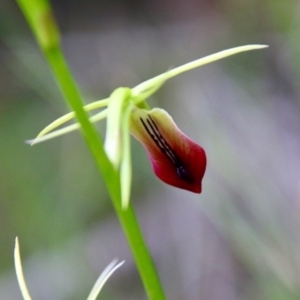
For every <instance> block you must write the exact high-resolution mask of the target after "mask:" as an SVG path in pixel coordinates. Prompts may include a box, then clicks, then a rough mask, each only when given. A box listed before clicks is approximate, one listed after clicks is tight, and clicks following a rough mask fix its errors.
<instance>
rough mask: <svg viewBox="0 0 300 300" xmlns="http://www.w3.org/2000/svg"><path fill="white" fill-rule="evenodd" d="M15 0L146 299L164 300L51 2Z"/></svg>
mask: <svg viewBox="0 0 300 300" xmlns="http://www.w3.org/2000/svg"><path fill="white" fill-rule="evenodd" d="M17 1H18V4H19V6H20V8H21V9H22V10H23V13H24V15H25V16H26V18H27V20H28V23H29V24H30V25H31V27H32V29H33V32H34V33H35V36H36V38H37V40H38V42H39V45H40V47H41V49H42V51H43V53H44V55H45V57H46V59H47V61H48V63H49V65H50V68H51V70H52V72H53V75H54V78H55V79H56V81H57V84H58V86H59V87H60V89H61V92H62V94H63V96H64V98H65V100H66V102H67V103H68V104H69V106H70V107H71V109H72V110H73V111H74V112H75V114H76V117H77V120H78V122H79V124H80V125H81V131H82V133H83V136H84V138H85V140H86V142H87V144H88V146H89V148H90V151H91V152H92V154H93V156H94V159H95V161H96V164H97V166H98V169H99V170H100V172H101V173H102V176H103V178H104V181H105V184H106V186H107V189H108V191H109V194H110V197H111V199H112V202H113V205H114V208H115V210H116V213H117V215H118V218H119V221H120V223H121V225H122V227H123V230H124V232H125V235H126V238H127V241H128V243H129V245H130V248H131V251H132V254H133V256H134V259H135V262H136V265H137V268H138V270H139V273H140V276H141V278H142V282H143V284H144V287H145V290H146V292H147V295H148V297H149V299H153V300H163V299H165V296H164V292H163V289H162V286H161V283H160V280H159V277H158V275H157V272H156V269H155V267H154V263H153V261H152V258H151V256H150V253H149V250H148V248H147V246H146V244H145V241H144V238H143V235H142V233H141V230H140V226H139V224H138V221H137V218H136V216H135V213H134V210H133V207H132V205H129V207H128V209H127V210H122V204H121V193H120V180H119V174H118V172H117V171H115V169H114V168H113V166H112V164H111V163H110V161H109V160H108V158H107V155H106V153H105V151H104V149H103V143H102V141H101V139H100V137H99V135H98V134H97V132H96V130H95V127H94V126H93V125H92V124H91V123H90V121H89V119H88V115H87V113H86V111H85V110H84V109H83V106H84V103H83V101H82V97H81V95H80V93H79V90H78V88H77V85H76V83H75V81H74V79H73V76H72V74H71V72H70V71H69V68H68V66H67V63H66V61H65V59H64V56H63V54H62V51H61V48H60V44H59V33H58V30H57V27H56V25H55V22H54V20H53V18H52V13H51V9H50V5H49V3H48V2H47V1H46V0H43V1H41V0H17ZM32 12H34V14H33V13H32ZM44 17H46V19H45V18H44ZM40 28H42V32H39V29H40ZM48 33H49V34H48Z"/></svg>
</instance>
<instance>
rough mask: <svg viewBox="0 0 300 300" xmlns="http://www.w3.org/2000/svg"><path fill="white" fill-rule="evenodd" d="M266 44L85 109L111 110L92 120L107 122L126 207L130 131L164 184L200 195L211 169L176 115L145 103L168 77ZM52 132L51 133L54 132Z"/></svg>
mask: <svg viewBox="0 0 300 300" xmlns="http://www.w3.org/2000/svg"><path fill="white" fill-rule="evenodd" d="M265 47H267V46H265V45H248V46H241V47H236V48H232V49H228V50H224V51H221V52H218V53H215V54H212V55H209V56H206V57H204V58H201V59H198V60H195V61H193V62H190V63H187V64H185V65H183V66H181V67H178V68H175V69H172V70H170V71H167V72H165V73H163V74H161V75H159V76H156V77H154V78H152V79H149V80H147V81H145V82H143V83H141V84H139V85H137V86H136V87H134V88H132V89H130V88H118V89H116V90H115V91H114V92H113V93H112V94H111V96H110V97H109V98H108V99H104V100H100V101H96V102H94V103H91V104H89V105H86V106H85V107H84V108H85V110H86V111H90V110H94V109H96V108H101V107H105V106H107V108H106V109H104V110H102V111H101V112H100V113H98V114H96V115H94V116H92V117H90V121H91V122H97V121H99V120H102V119H105V118H107V128H106V137H105V144H104V148H105V151H106V154H107V156H108V158H109V159H110V161H111V163H112V164H113V165H114V167H115V169H116V170H117V171H118V172H119V174H120V184H121V199H122V206H123V208H124V209H126V208H127V206H128V203H129V198H130V189H131V176H132V175H131V173H132V172H131V157H130V133H131V134H132V135H133V136H134V137H135V138H136V139H137V140H138V141H139V142H141V143H142V144H143V146H144V147H145V149H146V151H147V152H148V155H149V158H150V160H151V163H152V167H153V170H154V173H155V174H156V176H157V177H158V178H160V179H161V180H162V181H163V182H165V183H167V184H169V185H172V186H174V187H177V188H181V189H184V190H188V191H191V192H194V193H201V191H202V187H201V182H202V179H203V176H204V173H205V168H206V155H205V151H204V149H203V148H202V147H201V146H199V145H198V144H197V143H196V142H194V141H192V140H191V139H190V138H188V137H187V136H186V135H185V134H184V133H182V132H181V131H180V130H179V128H178V127H177V126H176V124H175V122H174V121H173V119H172V117H171V116H170V115H169V114H168V113H167V112H166V111H165V110H163V109H161V108H153V109H150V108H149V106H148V104H147V103H146V99H147V98H148V97H150V96H151V95H152V94H153V93H155V92H156V91H157V90H158V89H159V88H160V87H161V86H162V85H163V84H164V83H165V82H166V81H167V80H168V79H170V78H172V77H174V76H177V75H179V74H181V73H183V72H186V71H189V70H191V69H194V68H196V67H199V66H202V65H205V64H208V63H211V62H213V61H216V60H219V59H222V58H224V57H227V56H230V55H234V54H237V53H240V52H244V51H250V50H255V49H261V48H265ZM74 117H75V114H74V113H73V112H71V113H69V114H67V115H65V116H63V117H61V118H59V119H57V120H56V121H54V122H53V123H51V124H50V125H48V126H47V127H46V128H45V129H44V130H42V131H41V132H40V134H39V135H38V136H37V137H36V139H34V140H31V141H28V142H29V143H30V144H31V145H33V144H36V143H39V142H43V141H46V140H48V139H51V138H54V137H57V136H59V135H62V134H65V133H68V132H71V131H74V130H76V129H78V128H79V127H80V126H79V124H78V123H75V124H73V125H70V126H67V127H65V128H62V129H59V130H56V131H53V130H54V129H55V128H57V127H58V126H60V125H62V124H64V123H65V122H66V121H68V120H70V119H72V118H74ZM51 131H52V132H51Z"/></svg>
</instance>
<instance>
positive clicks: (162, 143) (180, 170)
mask: <svg viewBox="0 0 300 300" xmlns="http://www.w3.org/2000/svg"><path fill="white" fill-rule="evenodd" d="M140 120H141V123H142V124H143V126H144V128H145V130H146V131H147V133H148V134H149V136H150V137H151V138H152V140H153V141H154V143H155V144H156V146H157V147H158V148H159V149H160V151H161V152H162V153H163V154H164V155H165V156H166V157H167V158H168V160H169V161H170V162H171V163H172V165H173V166H174V167H175V169H176V174H177V176H178V177H179V178H180V179H182V180H184V181H187V182H189V183H192V182H193V178H192V176H191V175H190V174H189V172H188V171H187V170H186V168H185V167H184V165H183V163H182V161H181V159H180V158H179V157H178V155H177V154H176V152H175V151H174V150H173V149H172V148H171V146H170V145H169V143H168V142H167V141H166V140H165V138H164V137H163V136H162V134H161V133H160V131H159V129H158V127H157V125H156V124H155V121H154V120H153V119H152V118H151V116H150V115H149V116H148V118H147V119H146V120H145V121H144V120H143V119H142V118H140Z"/></svg>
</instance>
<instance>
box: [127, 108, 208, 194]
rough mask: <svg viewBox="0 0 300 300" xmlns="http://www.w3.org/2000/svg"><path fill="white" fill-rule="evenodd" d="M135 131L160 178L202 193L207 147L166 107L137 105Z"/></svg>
mask: <svg viewBox="0 0 300 300" xmlns="http://www.w3.org/2000/svg"><path fill="white" fill-rule="evenodd" d="M131 133H132V135H133V136H134V137H135V138H136V139H137V140H138V141H140V142H141V143H142V144H143V145H144V147H145V148H146V150H147V152H148V155H149V157H150V160H151V162H152V166H153V170H154V172H155V174H156V176H157V177H158V178H160V179H161V180H162V181H164V182H165V183H167V184H170V185H172V186H175V187H178V188H181V189H185V190H188V191H191V192H194V193H201V190H202V187H201V182H202V178H203V176H204V173H205V168H206V155H205V151H204V149H203V148H202V147H200V146H199V145H198V144H196V143H195V142H194V141H192V140H191V139H189V138H188V137H187V136H186V135H185V134H184V133H182V132H181V131H180V130H179V128H178V127H177V126H176V124H175V123H174V121H173V119H172V117H171V116H170V115H169V114H168V113H167V112H166V111H165V110H163V109H159V108H154V109H152V110H150V111H147V110H143V109H139V108H135V109H134V110H133V112H132V118H131Z"/></svg>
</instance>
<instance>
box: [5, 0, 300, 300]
mask: <svg viewBox="0 0 300 300" xmlns="http://www.w3.org/2000/svg"><path fill="white" fill-rule="evenodd" d="M52 4H53V8H54V12H55V16H56V18H57V21H58V24H59V27H60V29H61V31H62V46H63V49H64V53H65V54H66V57H67V60H68V62H69V64H70V66H71V69H72V71H73V72H74V76H75V78H76V79H77V81H78V83H79V86H80V88H81V91H82V93H83V95H84V98H85V100H86V102H87V103H88V102H91V101H94V100H97V99H101V98H105V97H107V96H108V95H109V94H110V92H111V91H112V90H113V89H115V88H116V87H118V86H130V87H132V86H135V85H136V84H138V83H139V82H141V81H143V80H145V79H148V78H150V77H152V76H155V75H157V74H160V73H162V72H164V71H166V70H168V69H170V68H172V67H176V66H178V65H181V64H183V63H186V62H189V61H191V60H194V59H197V58H199V57H202V56H205V55H208V54H212V53H214V52H217V51H219V50H223V49H227V48H230V47H234V46H239V45H244V44H268V45H269V46H270V48H268V49H264V50H261V51H254V52H248V53H243V54H239V55H237V56H234V57H230V58H227V59H225V60H223V61H218V62H216V63H214V64H211V65H208V66H205V67H202V68H200V69H197V70H194V71H192V72H189V73H186V74H184V75H181V76H179V77H177V78H175V79H172V80H171V81H170V82H168V83H167V84H166V85H165V86H164V87H163V88H162V89H161V90H160V91H159V92H158V93H157V94H156V95H155V97H153V98H152V99H151V100H150V101H149V104H150V105H152V106H159V107H162V108H164V109H166V110H168V112H169V113H170V114H171V115H172V116H173V118H174V120H175V121H176V122H177V124H178V126H179V127H180V128H181V129H182V130H183V131H184V132H185V133H186V134H187V135H188V136H190V137H191V138H193V139H194V140H195V141H197V142H198V143H199V144H201V145H202V146H203V147H204V148H205V149H206V152H207V156H208V167H207V173H206V175H205V178H204V182H203V193H202V194H201V195H194V194H191V193H188V192H186V191H181V190H178V189H175V188H172V187H169V186H166V185H164V184H163V183H161V182H160V181H159V180H158V179H157V178H156V177H155V176H154V175H153V173H152V170H151V166H150V163H149V161H148V158H147V155H146V153H145V151H144V150H143V148H142V147H141V146H140V145H139V144H138V143H136V142H135V141H133V167H134V182H133V196H132V201H133V203H134V206H135V207H136V210H137V214H138V217H139V220H140V222H141V225H142V228H143V232H144V233H145V238H146V240H147V243H148V245H149V247H150V251H151V253H152V255H153V258H154V260H155V263H156V265H157V267H158V271H159V274H160V277H161V280H162V282H163V286H164V288H165V291H166V295H167V298H168V299H172V300H182V299H188V300H198V299H200V300H219V299H222V300H235V299H236V300H248V299H249V300H250V299H270V300H271V299H272V300H281V299H282V300H290V299H293V300H294V299H300V177H299V174H300V172H299V171H300V138H299V133H300V100H299V99H300V87H299V80H298V78H299V75H300V59H299V57H300V56H299V54H300V39H299V32H300V3H299V1H296V0H289V1H284V0H272V1H271V0H253V1H247V0H188V1H184V0H176V1H171V0H165V1H160V0H154V1H147V0H142V1H132V0H127V1H125V0H124V1H121V0H110V1H108V0H106V1H96V0H86V1H60V0H56V1H52ZM0 34H1V41H0V101H1V102H0V299H8V300H14V299H21V295H20V292H19V289H18V286H17V282H16V277H15V274H14V270H13V248H14V239H15V236H19V239H20V244H21V253H22V257H23V264H24V271H25V276H26V279H27V282H28V286H29V289H30V291H31V294H32V297H33V298H34V299H41V300H44V299H49V300H50V299H51V300H52V299H74V300H77V299H78V300H79V299H85V298H86V297H87V295H88V293H89V291H90V289H91V287H92V285H93V284H94V282H95V280H96V278H97V276H98V275H99V274H100V273H101V271H102V270H103V269H104V268H105V266H106V265H107V264H108V263H109V262H110V261H111V260H112V259H113V258H115V257H118V258H119V259H125V260H126V263H125V265H123V266H122V267H121V269H119V270H118V271H117V272H116V273H115V274H114V275H113V277H112V278H111V279H110V280H109V281H108V282H107V284H106V285H105V288H104V290H103V292H102V294H101V296H102V298H101V299H146V296H145V293H144V291H143V287H142V285H141V282H140V279H139V276H138V274H137V271H136V268H135V265H134V263H133V261H132V258H131V254H130V251H129V249H128V246H127V243H126V240H125V238H124V236H123V233H122V231H121V229H120V226H119V224H118V220H117V219H116V216H115V214H114V211H113V209H112V206H111V203H110V200H109V199H108V196H107V192H106V189H105V186H104V184H103V181H102V179H101V177H100V175H99V174H98V172H97V170H96V167H95V165H94V163H93V160H92V158H91V155H90V153H89V152H88V150H87V147H86V145H85V144H84V142H83V140H82V138H81V137H80V135H79V134H78V133H72V134H69V135H67V136H64V137H61V138H57V139H55V140H51V141H49V142H47V143H44V144H41V145H37V146H35V147H30V146H28V145H26V144H25V143H24V141H25V140H26V139H30V138H33V137H34V136H35V135H36V134H37V133H38V132H39V131H40V130H41V129H42V128H44V127H45V126H46V125H48V124H49V123H50V122H51V121H53V120H54V119H56V118H57V117H59V116H61V115H62V114H64V113H66V112H68V108H67V107H66V105H65V104H64V102H63V99H62V96H61V95H60V92H59V90H58V88H57V87H56V84H55V82H54V80H53V78H52V76H51V74H50V71H49V69H48V66H47V65H46V63H45V61H44V59H43V57H42V55H41V53H40V51H39V49H38V47H37V45H36V43H35V41H34V39H33V36H32V34H31V32H30V30H29V28H28V25H27V24H26V22H25V20H24V18H23V16H22V15H21V13H20V11H19V9H18V7H17V5H16V3H15V2H14V1H10V0H1V2H0ZM98 128H99V132H100V133H101V134H102V136H103V132H104V124H99V125H98Z"/></svg>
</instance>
